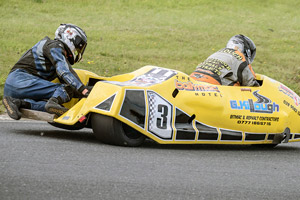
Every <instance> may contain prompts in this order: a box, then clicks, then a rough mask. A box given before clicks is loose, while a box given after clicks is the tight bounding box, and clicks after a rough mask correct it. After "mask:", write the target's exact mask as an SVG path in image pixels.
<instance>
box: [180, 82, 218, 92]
mask: <svg viewBox="0 0 300 200" xmlns="http://www.w3.org/2000/svg"><path fill="white" fill-rule="evenodd" d="M175 87H176V88H177V89H178V90H187V91H197V92H220V90H219V88H218V87H217V86H214V85H201V84H194V83H193V82H191V81H188V82H181V81H178V80H176V79H175Z"/></svg>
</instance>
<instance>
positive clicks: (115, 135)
mask: <svg viewBox="0 0 300 200" xmlns="http://www.w3.org/2000/svg"><path fill="white" fill-rule="evenodd" d="M91 122H92V128H93V132H94V134H95V136H96V138H97V139H99V140H100V141H101V142H103V143H106V144H113V145H118V146H129V147H136V146H140V145H141V144H142V143H143V142H144V140H145V138H146V137H145V135H143V134H141V133H140V132H138V131H137V130H135V129H133V128H131V127H130V126H128V125H127V124H125V123H123V122H121V121H119V120H117V119H115V118H113V117H109V116H105V115H100V114H97V113H92V115H91Z"/></svg>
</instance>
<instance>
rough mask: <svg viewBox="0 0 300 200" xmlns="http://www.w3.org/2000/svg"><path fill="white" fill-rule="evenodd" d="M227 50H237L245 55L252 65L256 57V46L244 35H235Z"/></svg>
mask: <svg viewBox="0 0 300 200" xmlns="http://www.w3.org/2000/svg"><path fill="white" fill-rule="evenodd" d="M226 48H230V49H235V50H238V51H240V52H241V53H243V54H244V55H245V57H246V59H247V60H248V63H252V62H253V60H254V58H255V55H256V46H255V44H254V42H253V41H252V40H251V39H250V38H248V37H247V36H244V35H241V34H240V35H235V36H233V37H232V38H230V40H229V41H228V43H227V45H226Z"/></svg>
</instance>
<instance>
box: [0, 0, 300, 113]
mask: <svg viewBox="0 0 300 200" xmlns="http://www.w3.org/2000/svg"><path fill="white" fill-rule="evenodd" d="M299 8H300V1H296V0H295V1H286V0H285V1H283V0H264V1H261V0H253V1H244V0H241V1H238V0H232V1H226V0H215V1H211V0H181V1H180V0H176V1H175V0H107V1H105V0H91V1H80V0H63V1H61V0H52V1H51V0H26V1H25V0H24V1H21V0H19V1H18V0H0V16H1V17H0V99H1V100H2V97H3V87H4V82H5V79H6V77H7V75H8V72H9V70H10V69H11V68H12V67H13V65H14V64H15V63H16V62H17V61H18V59H19V58H20V57H21V55H22V54H23V53H24V52H25V51H26V50H28V49H29V48H31V47H32V46H33V45H34V44H35V43H37V42H38V41H39V40H41V39H42V38H43V37H44V36H46V35H47V36H49V37H50V38H52V39H53V38H54V33H55V30H56V29H57V27H58V26H59V24H60V23H73V24H76V25H78V26H80V27H81V28H82V29H83V30H85V32H86V34H87V35H88V46H87V49H86V51H85V54H84V58H83V60H82V61H81V62H80V63H78V64H76V65H74V67H75V68H82V69H87V70H90V71H93V72H95V73H97V74H99V75H102V76H112V75H117V74H122V73H127V72H130V71H133V70H136V69H138V68H140V67H142V66H144V65H157V66H161V67H166V68H172V69H177V70H180V71H184V72H186V73H188V74H189V73H191V72H192V71H193V70H194V69H195V67H196V66H197V64H199V63H200V62H202V61H203V60H204V59H206V58H207V57H208V56H209V55H210V54H212V53H214V52H215V51H217V50H219V49H221V48H224V47H225V45H226V43H227V41H228V39H229V38H230V37H231V36H233V35H236V34H240V33H241V34H244V35H246V36H248V37H250V38H251V39H252V40H253V41H254V42H255V44H256V46H257V54H256V58H255V60H254V62H253V64H252V66H253V68H254V70H255V72H256V73H260V74H265V75H267V76H269V77H271V78H273V79H276V80H278V81H280V82H282V83H284V84H285V85H287V86H288V87H290V88H291V89H293V90H294V91H295V92H296V93H298V94H300V64H299V63H300V56H299V55H300V37H299V36H300V12H299ZM1 112H4V108H3V105H2V101H1V103H0V113H1Z"/></svg>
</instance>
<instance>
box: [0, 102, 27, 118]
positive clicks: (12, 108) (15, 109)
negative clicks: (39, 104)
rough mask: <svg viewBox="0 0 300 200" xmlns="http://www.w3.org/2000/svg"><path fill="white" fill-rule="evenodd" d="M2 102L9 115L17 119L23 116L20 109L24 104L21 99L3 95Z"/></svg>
mask: <svg viewBox="0 0 300 200" xmlns="http://www.w3.org/2000/svg"><path fill="white" fill-rule="evenodd" d="M2 102H3V105H4V107H5V108H6V110H7V114H8V115H9V117H11V118H12V119H15V120H19V119H20V118H21V116H22V114H21V112H20V110H19V109H20V107H21V104H22V100H21V99H15V98H12V97H9V96H5V97H3V100H2Z"/></svg>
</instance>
